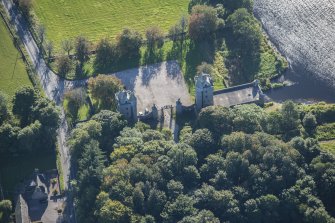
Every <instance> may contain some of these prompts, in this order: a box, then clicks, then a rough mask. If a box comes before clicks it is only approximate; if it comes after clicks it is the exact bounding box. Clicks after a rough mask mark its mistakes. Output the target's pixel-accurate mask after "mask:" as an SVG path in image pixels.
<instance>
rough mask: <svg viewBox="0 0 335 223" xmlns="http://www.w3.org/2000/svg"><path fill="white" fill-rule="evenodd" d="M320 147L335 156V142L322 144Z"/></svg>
mask: <svg viewBox="0 0 335 223" xmlns="http://www.w3.org/2000/svg"><path fill="white" fill-rule="evenodd" d="M320 146H321V148H322V149H323V150H325V151H327V152H330V153H332V154H334V155H335V140H332V141H324V142H320Z"/></svg>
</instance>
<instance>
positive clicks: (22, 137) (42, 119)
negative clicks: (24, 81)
mask: <svg viewBox="0 0 335 223" xmlns="http://www.w3.org/2000/svg"><path fill="white" fill-rule="evenodd" d="M59 115H60V111H59V108H57V107H56V105H55V103H54V102H51V101H50V100H49V99H47V98H45V97H43V96H41V94H40V92H39V91H38V90H36V89H34V88H32V87H22V88H21V89H19V90H17V91H16V93H15V95H14V96H13V98H12V99H11V98H9V97H8V96H7V95H6V94H4V93H2V92H1V91H0V155H1V156H6V155H14V154H16V155H17V154H21V155H22V154H26V153H32V152H34V153H38V152H39V151H45V150H49V151H53V150H54V149H55V141H56V131H57V129H58V126H59V121H60V118H59Z"/></svg>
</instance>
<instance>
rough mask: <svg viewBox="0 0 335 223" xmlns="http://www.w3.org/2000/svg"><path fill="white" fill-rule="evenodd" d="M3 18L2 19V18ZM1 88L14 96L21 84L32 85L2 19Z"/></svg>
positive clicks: (0, 38) (0, 35)
mask: <svg viewBox="0 0 335 223" xmlns="http://www.w3.org/2000/svg"><path fill="white" fill-rule="evenodd" d="M0 20H1V19H0ZM0 68H1V69H0V90H1V91H3V92H5V93H6V94H8V95H9V96H12V95H13V94H14V92H15V91H16V90H17V89H18V88H19V87H21V86H25V85H26V86H29V85H30V86H31V85H32V84H31V82H30V80H29V77H28V74H27V71H26V68H25V64H24V62H23V61H22V58H21V55H20V53H19V52H18V50H17V49H16V48H15V46H14V44H13V41H12V38H11V36H10V33H9V32H8V30H7V29H6V26H5V24H4V22H3V21H2V20H1V21H0Z"/></svg>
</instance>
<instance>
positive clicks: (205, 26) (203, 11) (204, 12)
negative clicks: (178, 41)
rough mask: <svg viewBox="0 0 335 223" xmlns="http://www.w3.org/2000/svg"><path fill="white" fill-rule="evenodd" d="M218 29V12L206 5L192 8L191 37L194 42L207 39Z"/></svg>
mask: <svg viewBox="0 0 335 223" xmlns="http://www.w3.org/2000/svg"><path fill="white" fill-rule="evenodd" d="M216 28H217V16H216V10H215V9H214V8H213V7H210V6H205V5H196V6H194V7H193V8H192V13H191V17H190V21H189V35H190V38H191V39H192V40H195V41H199V40H202V39H207V38H208V36H211V34H212V33H213V32H214V31H215V30H216Z"/></svg>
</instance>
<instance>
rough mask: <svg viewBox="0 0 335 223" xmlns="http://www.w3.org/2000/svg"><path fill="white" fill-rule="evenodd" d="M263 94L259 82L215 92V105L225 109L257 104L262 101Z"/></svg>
mask: <svg viewBox="0 0 335 223" xmlns="http://www.w3.org/2000/svg"><path fill="white" fill-rule="evenodd" d="M262 95H263V92H262V90H261V89H260V87H259V85H258V81H257V80H256V81H254V82H251V83H248V84H243V85H239V86H235V87H231V88H226V89H223V90H220V91H215V92H214V104H215V105H221V106H225V107H231V106H234V105H241V104H249V103H257V102H259V101H260V100H262Z"/></svg>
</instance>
